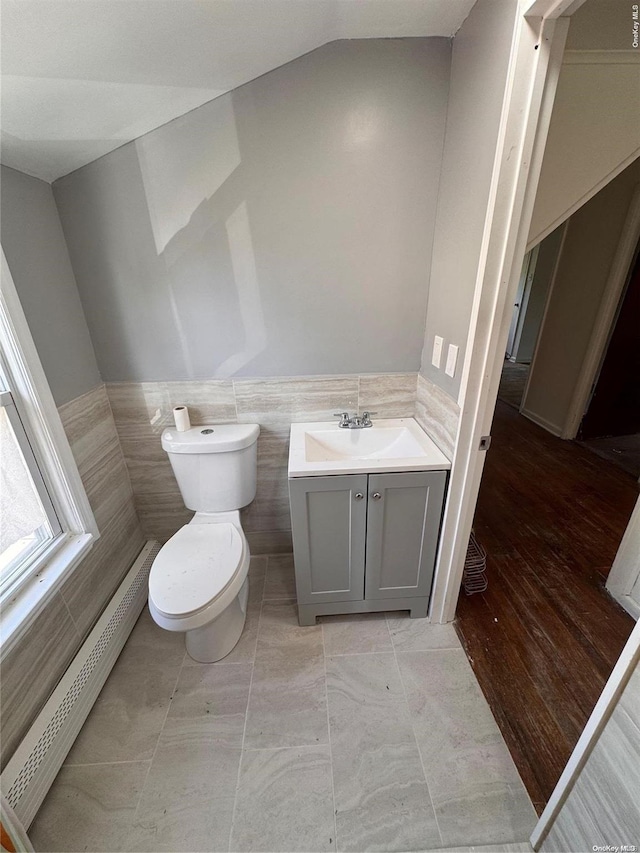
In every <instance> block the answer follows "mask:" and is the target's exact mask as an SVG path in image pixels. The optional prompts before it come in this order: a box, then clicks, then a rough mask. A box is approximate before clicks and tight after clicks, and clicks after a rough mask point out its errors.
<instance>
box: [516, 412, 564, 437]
mask: <svg viewBox="0 0 640 853" xmlns="http://www.w3.org/2000/svg"><path fill="white" fill-rule="evenodd" d="M520 414H521V415H522V416H523V417H525V418H527V420H529V421H531V422H532V423H534V424H537V425H538V426H539V427H542V429H546V431H547V432H550V433H551V435H555V436H557V437H558V438H560V437H561V434H562V427H559V426H558V425H557V424H554V423H552V422H551V421H548V420H547V419H546V418H541V417H540V415H536V413H535V412H530V411H529V410H528V409H525V408H521V409H520Z"/></svg>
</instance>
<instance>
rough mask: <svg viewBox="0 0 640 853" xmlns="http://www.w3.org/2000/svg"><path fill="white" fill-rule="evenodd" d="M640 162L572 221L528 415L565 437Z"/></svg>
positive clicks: (541, 343)
mask: <svg viewBox="0 0 640 853" xmlns="http://www.w3.org/2000/svg"><path fill="white" fill-rule="evenodd" d="M639 181H640V160H638V161H636V162H635V163H633V164H632V165H631V166H629V167H628V168H627V169H625V170H624V172H622V174H620V175H618V177H617V178H616V179H615V180H614V181H612V182H611V183H610V184H608V185H607V186H606V187H605V188H604V189H602V190H600V192H599V193H598V194H597V195H596V196H594V197H593V198H592V199H591V201H588V202H587V203H586V204H585V205H584V206H583V207H581V208H580V210H578V211H577V213H574V215H573V216H572V217H571V219H570V221H569V225H568V231H567V236H566V238H565V242H564V247H563V250H562V255H561V257H560V260H559V264H558V271H557V274H556V280H555V283H554V287H553V291H552V292H551V295H550V297H549V307H548V309H547V315H546V317H545V321H544V326H543V328H542V329H541V331H540V340H539V343H538V349H537V352H536V357H535V361H534V362H533V365H532V368H531V378H530V380H529V386H528V389H527V395H526V398H525V399H524V401H523V410H524V411H525V412H526V413H527V414H529V415H531V416H533V417H534V419H535V420H536V421H537V422H538V423H542V424H543V425H546V426H547V427H548V428H549V429H551V431H553V432H556V433H560V432H561V431H562V429H563V427H564V424H565V422H566V420H567V416H568V413H569V408H570V406H571V400H572V398H573V394H574V392H575V388H576V384H577V381H578V378H579V376H580V371H581V369H582V364H583V362H584V359H585V355H586V353H587V348H588V346H589V341H590V339H591V334H592V331H593V326H594V323H595V320H596V318H597V316H598V311H599V308H600V302H601V300H602V295H603V292H604V288H605V285H606V283H607V278H608V276H609V269H610V267H611V263H612V261H613V258H614V255H615V252H616V249H617V247H618V243H619V241H620V236H621V232H622V226H623V225H624V222H625V219H626V217H627V213H628V210H629V204H630V203H631V198H632V196H633V193H634V191H635V188H636V186H637V185H638V182H639Z"/></svg>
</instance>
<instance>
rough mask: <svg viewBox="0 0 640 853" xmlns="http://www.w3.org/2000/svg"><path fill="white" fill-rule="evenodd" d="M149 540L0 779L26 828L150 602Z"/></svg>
mask: <svg viewBox="0 0 640 853" xmlns="http://www.w3.org/2000/svg"><path fill="white" fill-rule="evenodd" d="M159 550H160V546H159V545H158V543H157V542H147V544H146V545H145V546H144V548H143V549H142V551H141V552H140V555H139V556H138V558H137V559H136V561H135V563H134V564H133V566H132V567H131V569H130V570H129V572H128V573H127V576H126V577H125V579H124V580H123V582H122V583H121V584H120V586H119V587H118V589H117V591H116V593H115V595H114V596H113V598H112V599H111V601H110V602H109V604H108V605H107V608H106V610H105V611H104V613H103V614H102V616H101V617H100V619H99V620H98V622H97V623H96V626H95V628H94V629H93V630H92V631H91V633H90V634H89V636H88V637H87V639H86V640H85V642H84V644H83V645H82V648H81V649H80V651H79V652H78V654H77V655H76V656H75V658H74V659H73V661H72V662H71V664H70V666H69V668H68V669H67V671H66V672H65V674H64V675H63V677H62V679H61V681H60V683H59V684H58V686H57V687H56V689H55V690H54V691H53V693H52V694H51V697H50V699H49V701H48V702H47V704H46V705H45V706H44V708H43V709H42V711H41V712H40V714H39V715H38V717H37V718H36V720H35V722H34V723H33V725H32V726H31V728H30V729H29V731H28V733H27V736H26V737H25V739H24V740H23V741H22V743H21V744H20V746H19V747H18V749H17V750H16V751H15V753H14V754H13V756H12V757H11V760H10V761H9V763H8V764H7V766H6V767H5V769H4V771H3V772H2V775H1V776H0V788H1V789H2V793H3V794H4V796H5V797H6V798H7V800H8V802H9V804H10V805H11V806H12V808H13V810H14V811H15V813H16V814H17V816H18V818H19V819H20V820H21V821H22V824H23V826H24V827H25V828H28V827H29V825H30V824H31V821H32V820H33V818H34V817H35V815H36V812H37V811H38V809H39V808H40V806H41V804H42V801H43V800H44V798H45V796H46V794H47V791H48V790H49V788H50V787H51V784H52V782H53V780H54V779H55V777H56V774H57V773H58V771H59V770H60V768H61V767H62V764H63V762H64V760H65V758H66V756H67V753H68V752H69V750H70V749H71V747H72V745H73V742H74V740H75V739H76V737H77V735H78V732H79V731H80V729H81V728H82V725H83V723H84V721H85V720H86V718H87V716H88V715H89V711H90V710H91V708H92V707H93V703H94V702H95V700H96V699H97V697H98V694H99V693H100V690H101V689H102V686H103V685H104V683H105V681H106V680H107V676H108V675H109V673H110V672H111V669H112V667H113V665H114V663H115V662H116V660H117V658H118V655H119V654H120V652H121V651H122V647H123V646H124V644H125V642H126V640H127V637H128V636H129V634H130V633H131V630H132V628H133V626H134V625H135V623H136V620H137V619H138V617H139V615H140V613H141V612H142V608H143V607H144V605H145V603H146V601H147V590H148V578H149V571H150V569H151V564H152V563H153V560H154V558H155V556H156V554H157V553H158V551H159Z"/></svg>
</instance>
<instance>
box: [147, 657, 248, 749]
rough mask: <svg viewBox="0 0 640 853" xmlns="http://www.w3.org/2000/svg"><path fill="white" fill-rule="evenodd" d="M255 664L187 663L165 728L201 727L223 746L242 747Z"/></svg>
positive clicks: (173, 732)
mask: <svg viewBox="0 0 640 853" xmlns="http://www.w3.org/2000/svg"><path fill="white" fill-rule="evenodd" d="M251 672H252V666H251V664H236V665H235V666H217V665H216V664H202V665H201V666H192V667H184V668H183V670H182V672H181V673H180V678H179V679H178V684H177V685H176V689H175V691H174V693H173V699H172V701H171V707H170V708H169V714H168V716H167V720H166V722H165V724H164V729H163V732H165V733H171V734H172V735H177V734H178V733H179V732H180V731H198V730H199V731H201V732H202V733H206V734H207V735H210V736H211V737H212V738H214V739H215V741H216V742H217V743H220V744H221V745H223V746H228V747H236V748H238V749H239V748H240V747H241V746H242V737H243V734H244V720H245V715H246V711H247V700H248V699H249V684H250V682H251Z"/></svg>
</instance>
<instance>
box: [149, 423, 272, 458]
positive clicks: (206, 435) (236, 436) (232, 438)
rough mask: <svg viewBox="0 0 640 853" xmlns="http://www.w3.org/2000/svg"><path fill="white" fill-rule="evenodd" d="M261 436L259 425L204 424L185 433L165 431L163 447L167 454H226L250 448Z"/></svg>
mask: <svg viewBox="0 0 640 853" xmlns="http://www.w3.org/2000/svg"><path fill="white" fill-rule="evenodd" d="M259 435H260V427H259V426H258V424H202V425H201V426H196V427H191V429H187V430H185V431H184V432H178V430H177V429H174V428H170V429H165V430H164V432H163V433H162V447H163V449H164V450H166V451H167V453H225V452H227V451H229V450H242V449H243V448H244V447H250V446H251V445H252V444H255V442H256V441H257V440H258V436H259Z"/></svg>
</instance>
